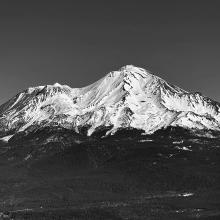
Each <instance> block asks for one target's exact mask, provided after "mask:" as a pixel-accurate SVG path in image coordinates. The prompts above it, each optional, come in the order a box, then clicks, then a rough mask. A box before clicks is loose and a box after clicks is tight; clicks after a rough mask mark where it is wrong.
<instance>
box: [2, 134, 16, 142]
mask: <svg viewBox="0 0 220 220" xmlns="http://www.w3.org/2000/svg"><path fill="white" fill-rule="evenodd" d="M13 136H14V135H8V136H5V137H2V138H0V140H1V141H4V142H8V141H9V140H10V139H11V138H12V137H13Z"/></svg>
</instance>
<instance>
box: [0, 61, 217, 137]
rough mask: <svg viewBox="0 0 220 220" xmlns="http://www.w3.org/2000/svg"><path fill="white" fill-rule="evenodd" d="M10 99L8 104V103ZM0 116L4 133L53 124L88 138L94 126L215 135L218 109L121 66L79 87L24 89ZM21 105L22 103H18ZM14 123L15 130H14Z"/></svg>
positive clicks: (135, 69) (165, 83)
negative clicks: (202, 131) (84, 130)
mask: <svg viewBox="0 0 220 220" xmlns="http://www.w3.org/2000/svg"><path fill="white" fill-rule="evenodd" d="M12 100H13V99H12ZM14 100H15V101H14V103H13V104H12V105H11V106H10V107H9V108H8V109H6V110H4V112H0V115H2V117H0V124H1V125H5V126H4V128H5V130H9V131H10V130H12V129H13V128H14V127H16V128H17V126H19V127H18V130H19V131H24V130H26V129H28V128H29V127H31V126H35V125H37V126H42V124H43V125H50V124H51V123H56V124H58V125H60V126H64V127H70V128H72V129H74V130H75V131H78V127H79V126H86V125H89V126H90V129H89V131H88V135H91V134H92V133H93V132H94V131H95V130H96V129H97V128H98V127H100V126H110V125H112V126H113V128H112V130H111V131H109V132H108V133H114V132H115V131H117V129H119V128H121V127H126V128H129V127H133V128H137V129H143V130H144V131H145V133H148V134H150V133H153V132H154V131H156V130H158V129H160V128H166V127H167V126H170V125H171V126H180V127H184V128H193V129H211V130H218V131H219V130H220V105H219V104H218V103H216V102H212V100H210V99H207V98H205V97H203V96H201V95H200V94H198V93H195V94H193V93H188V92H186V91H185V90H183V89H181V88H179V87H177V86H173V85H171V84H169V83H167V82H166V81H164V80H163V79H161V78H159V77H157V76H155V75H153V74H151V73H149V72H148V71H146V70H144V69H142V68H139V67H135V66H132V65H127V66H124V67H122V68H121V69H120V70H118V71H113V72H110V73H109V74H107V75H106V76H105V77H103V78H102V79H100V80H98V81H97V82H95V83H93V84H91V85H89V86H86V87H84V88H70V87H69V86H66V85H60V84H59V83H55V84H54V85H49V86H40V87H35V88H29V89H28V90H27V92H26V93H25V92H23V93H21V94H20V95H19V96H18V98H17V99H14ZM24 100H25V101H24ZM18 124H19V125H18Z"/></svg>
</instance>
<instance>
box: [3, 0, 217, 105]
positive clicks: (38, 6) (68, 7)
mask: <svg viewBox="0 0 220 220" xmlns="http://www.w3.org/2000/svg"><path fill="white" fill-rule="evenodd" d="M219 58H220V13H219V5H218V1H204V2H203V1H201V0H200V1H196V0H194V1H192V0H190V1H187V0H185V1H168V0H167V1H164V0H163V1H162V0H161V1H157V0H154V1H147V0H145V1H139V0H136V1H134V0H133V1H129V0H126V1H120V0H117V1H113V0H112V1H104V0H103V1H96V0H93V1H91V0H90V1H83V0H81V1H75V0H74V1H65V0H62V1H61V0H60V1H56V0H53V1H46V0H44V1H40V0H38V1H22V0H20V1H16V0H15V1H12V0H7V1H6V0H5V1H4V0H3V1H0V103H1V104H2V103H3V102H5V101H7V100H8V99H9V98H11V97H12V96H14V95H16V94H17V93H18V92H20V91H22V90H23V89H26V88H27V87H30V86H37V85H44V84H53V83H55V82H59V83H61V84H67V85H69V86H71V87H82V86H86V85H88V84H91V83H92V82H94V81H96V80H98V79H99V78H101V77H102V76H104V75H105V74H107V73H108V72H110V71H112V70H117V69H119V68H120V67H121V66H124V65H126V64H133V65H136V66H140V67H143V68H146V69H149V70H151V71H152V72H154V73H155V74H156V75H158V76H160V77H162V78H164V79H165V80H167V81H169V82H171V83H173V84H176V85H178V86H180V87H182V88H183V89H185V90H189V91H200V92H202V93H203V94H204V95H206V96H209V97H211V98H213V99H215V100H218V101H220V88H219V83H220V62H219Z"/></svg>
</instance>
